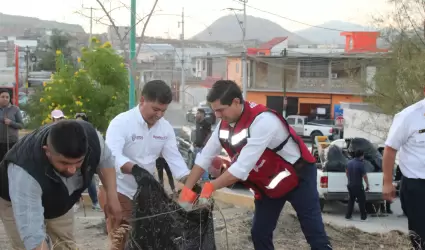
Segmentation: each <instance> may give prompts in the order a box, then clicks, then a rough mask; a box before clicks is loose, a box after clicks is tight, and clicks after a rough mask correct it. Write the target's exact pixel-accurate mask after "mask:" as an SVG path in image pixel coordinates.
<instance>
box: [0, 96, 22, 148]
mask: <svg viewBox="0 0 425 250" xmlns="http://www.w3.org/2000/svg"><path fill="white" fill-rule="evenodd" d="M4 118H8V119H10V120H11V121H12V122H11V123H10V124H9V125H6V124H5V123H4ZM23 127H24V124H23V122H22V115H21V111H20V110H19V108H18V107H16V106H14V105H11V104H9V106H7V107H4V108H0V143H7V142H8V141H7V136H9V142H17V141H18V139H19V135H18V131H19V129H22V128H23Z"/></svg>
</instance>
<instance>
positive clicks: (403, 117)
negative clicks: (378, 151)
mask: <svg viewBox="0 0 425 250" xmlns="http://www.w3.org/2000/svg"><path fill="white" fill-rule="evenodd" d="M385 145H386V146H388V147H391V148H393V149H395V150H397V151H399V166H400V170H401V172H402V173H403V176H406V177H407V178H413V179H425V99H424V100H422V101H419V102H417V103H415V104H413V105H410V106H409V107H407V108H405V109H403V110H402V111H401V112H400V113H398V114H396V115H395V116H394V120H393V123H392V125H391V128H390V131H389V133H388V138H387V141H386V142H385Z"/></svg>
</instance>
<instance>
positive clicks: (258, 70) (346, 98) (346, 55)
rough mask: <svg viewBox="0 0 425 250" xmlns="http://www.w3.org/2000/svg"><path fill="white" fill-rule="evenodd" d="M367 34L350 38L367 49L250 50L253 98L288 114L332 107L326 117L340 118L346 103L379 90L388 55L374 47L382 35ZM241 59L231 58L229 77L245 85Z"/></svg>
mask: <svg viewBox="0 0 425 250" xmlns="http://www.w3.org/2000/svg"><path fill="white" fill-rule="evenodd" d="M362 33H363V35H356V32H351V33H350V34H351V35H352V36H351V39H354V41H350V43H351V44H362V47H363V48H365V49H363V50H362V52H357V51H358V50H356V49H357V48H354V47H353V46H346V48H345V49H342V50H341V49H333V48H331V49H323V48H320V49H314V48H310V49H308V48H302V49H300V50H299V51H297V50H295V49H287V55H286V56H283V55H269V56H267V55H258V54H257V55H248V62H247V73H248V79H247V80H248V89H247V100H249V101H254V102H257V103H261V104H264V105H267V106H268V107H270V108H272V109H275V110H276V111H278V112H283V111H284V110H285V111H286V115H295V114H299V115H309V114H310V113H311V111H312V110H314V109H316V110H317V108H319V107H320V108H323V109H324V110H325V111H326V113H325V114H324V116H325V117H327V118H335V117H336V115H335V112H339V110H340V104H341V103H343V102H350V103H358V102H362V100H363V98H362V96H364V95H367V94H371V93H373V92H372V91H365V90H372V89H373V80H372V79H373V75H374V73H375V71H376V66H377V65H379V63H380V62H381V61H382V59H384V58H385V57H386V55H387V54H386V53H385V51H383V50H380V49H377V48H376V46H375V47H374V46H373V43H375V44H376V39H375V40H373V39H369V37H371V36H373V35H371V36H369V37H367V38H368V39H365V36H366V32H362ZM357 39H359V40H360V42H359V40H357ZM301 50H302V51H301ZM248 54H249V53H248ZM241 63H242V61H241V57H240V56H229V57H228V58H227V79H230V80H234V81H235V82H236V83H237V84H238V85H240V86H242V69H241ZM366 84H369V86H370V88H367V87H366V86H367V85H366ZM365 87H366V88H365ZM284 92H285V93H286V94H285V95H286V101H285V98H284ZM284 103H286V105H284ZM285 106H286V108H285ZM323 109H322V110H323Z"/></svg>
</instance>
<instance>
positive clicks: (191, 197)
mask: <svg viewBox="0 0 425 250" xmlns="http://www.w3.org/2000/svg"><path fill="white" fill-rule="evenodd" d="M195 200H196V193H195V192H193V191H192V190H191V189H190V188H188V187H186V186H184V187H183V189H182V191H181V192H180V197H179V201H178V203H179V205H180V206H181V207H182V208H183V209H185V210H190V209H191V208H192V205H193V202H195Z"/></svg>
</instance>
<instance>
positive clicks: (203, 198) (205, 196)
mask: <svg viewBox="0 0 425 250" xmlns="http://www.w3.org/2000/svg"><path fill="white" fill-rule="evenodd" d="M213 192H214V185H213V184H211V182H206V183H205V184H204V187H203V188H202V192H201V195H200V196H199V200H198V204H199V205H205V204H208V203H209V199H210V198H211V196H212V194H213Z"/></svg>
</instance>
